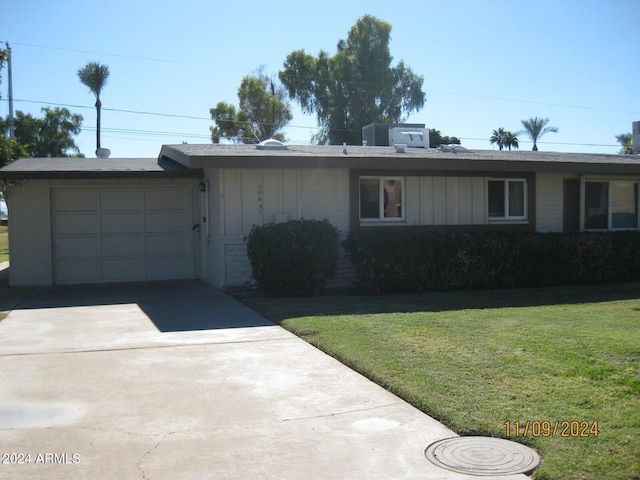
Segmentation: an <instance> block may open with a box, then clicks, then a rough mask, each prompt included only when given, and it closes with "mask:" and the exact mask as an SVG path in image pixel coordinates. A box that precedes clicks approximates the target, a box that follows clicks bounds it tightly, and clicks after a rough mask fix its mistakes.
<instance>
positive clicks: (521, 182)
mask: <svg viewBox="0 0 640 480" xmlns="http://www.w3.org/2000/svg"><path fill="white" fill-rule="evenodd" d="M487 206H488V216H489V220H526V218H527V181H526V180H525V179H511V178H509V179H493V178H492V179H489V180H488V181H487Z"/></svg>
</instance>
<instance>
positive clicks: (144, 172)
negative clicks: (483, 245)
mask: <svg viewBox="0 0 640 480" xmlns="http://www.w3.org/2000/svg"><path fill="white" fill-rule="evenodd" d="M205 168H297V169H298V168H352V169H367V170H385V171H411V170H417V171H420V170H422V171H432V172H544V171H556V172H576V173H579V174H611V175H615V174H626V175H630V174H631V175H640V155H605V154H590V153H559V152H540V151H538V152H532V151H499V150H498V151H496V150H457V151H441V150H440V149H436V148H426V149H425V148H405V149H404V153H398V152H397V151H396V149H395V148H394V147H370V146H369V147H362V146H352V145H347V146H346V147H343V146H335V145H287V148H286V149H257V148H256V146H255V145H215V144H202V145H195V144H182V145H164V146H163V147H162V150H161V151H160V155H159V157H158V158H157V159H156V158H109V159H98V158H77V157H65V158H23V159H19V160H16V161H15V162H13V163H11V164H9V165H7V166H5V167H4V168H2V169H0V179H6V180H10V179H21V178H114V177H116V178H136V177H137V178H141V177H144V178H149V177H164V178H167V177H192V178H200V177H202V175H203V169H205Z"/></svg>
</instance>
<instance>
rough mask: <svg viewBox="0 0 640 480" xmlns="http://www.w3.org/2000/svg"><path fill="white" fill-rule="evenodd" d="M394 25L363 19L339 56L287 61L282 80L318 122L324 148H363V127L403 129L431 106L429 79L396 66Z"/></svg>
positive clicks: (294, 56) (302, 55)
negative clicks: (400, 125) (425, 85)
mask: <svg viewBox="0 0 640 480" xmlns="http://www.w3.org/2000/svg"><path fill="white" fill-rule="evenodd" d="M390 39H391V24H389V23H387V22H385V21H383V20H380V19H378V18H376V17H373V16H371V15H365V16H364V17H361V18H360V19H359V20H358V21H357V22H356V24H355V25H354V26H353V27H352V28H351V30H349V33H348V36H347V39H346V40H340V41H339V42H338V46H337V53H336V54H335V55H333V56H330V55H329V54H328V53H327V52H325V51H320V53H319V54H318V56H317V57H314V56H313V55H309V54H308V53H306V52H305V51H304V50H296V51H294V52H292V53H290V54H289V55H288V56H287V59H286V61H285V62H284V69H283V70H282V71H281V72H280V74H279V75H280V79H281V80H282V83H283V84H284V85H285V87H286V88H287V89H288V91H289V95H290V96H291V98H292V99H294V100H296V101H297V102H299V103H300V106H301V107H302V110H303V111H304V112H305V113H309V114H315V115H316V116H317V118H318V125H319V126H320V127H321V130H320V133H319V134H318V135H316V136H315V138H314V139H315V140H316V141H317V142H318V143H331V144H334V145H335V144H337V145H339V144H342V143H343V142H346V143H349V144H360V143H361V142H362V127H363V126H364V125H367V124H369V123H372V122H381V123H385V122H388V123H398V122H402V121H404V115H406V114H408V113H410V112H412V111H414V110H415V111H418V110H420V109H421V108H422V107H423V106H424V103H425V94H424V92H423V91H422V82H423V78H422V77H421V76H418V75H416V74H415V73H413V72H412V71H411V69H410V68H409V67H408V66H407V65H405V64H404V62H402V61H400V62H399V63H398V64H397V65H396V66H395V67H392V66H391V61H392V59H393V57H392V56H391V54H390V52H389V41H390Z"/></svg>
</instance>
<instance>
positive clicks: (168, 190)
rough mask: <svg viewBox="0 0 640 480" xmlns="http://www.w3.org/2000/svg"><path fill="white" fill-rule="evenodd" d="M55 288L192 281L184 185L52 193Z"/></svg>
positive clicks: (189, 204)
mask: <svg viewBox="0 0 640 480" xmlns="http://www.w3.org/2000/svg"><path fill="white" fill-rule="evenodd" d="M51 205H52V206H51V208H52V217H53V218H52V228H53V231H52V236H53V281H54V283H55V284H66V283H99V282H122V281H138V280H161V279H178V278H193V271H194V269H193V233H192V230H191V227H192V225H191V224H192V218H193V217H192V202H191V193H190V189H189V187H188V186H172V187H167V186H163V187H157V188H155V187H150V186H148V185H145V184H141V185H138V186H135V187H133V186H132V187H126V188H123V187H118V188H105V187H96V188H56V189H53V190H52V199H51Z"/></svg>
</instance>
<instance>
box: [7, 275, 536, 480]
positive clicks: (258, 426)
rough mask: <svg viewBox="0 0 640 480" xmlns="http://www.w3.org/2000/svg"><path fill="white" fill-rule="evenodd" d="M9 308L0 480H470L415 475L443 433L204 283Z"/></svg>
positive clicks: (83, 291) (115, 288)
mask: <svg viewBox="0 0 640 480" xmlns="http://www.w3.org/2000/svg"><path fill="white" fill-rule="evenodd" d="M18 293H20V292H18ZM14 296H15V297H16V300H15V301H16V302H17V304H16V305H14V306H13V310H12V311H11V312H10V314H9V315H8V317H7V318H5V319H4V320H2V321H1V322H0V385H1V389H0V454H2V457H1V458H0V478H3V479H14V478H16V479H18V478H19V479H24V478H30V479H60V478H65V479H76V478H77V479H87V478H91V479H149V480H160V479H172V480H174V479H198V480H201V479H209V478H211V479H248V478H260V479H266V478H273V479H314V478H318V479H325V478H326V479H343V478H349V479H359V478H361V479H376V478H384V479H391V478H394V479H395V478H397V479H465V478H466V479H470V478H478V477H473V476H468V475H464V474H459V473H454V472H451V471H448V470H445V469H441V468H439V467H437V466H435V465H433V464H432V463H431V462H429V461H428V460H426V458H425V454H424V451H425V448H426V447H427V445H429V444H430V443H432V442H434V441H436V440H440V439H443V438H448V437H453V436H455V433H454V432H452V431H451V430H449V429H447V428H445V427H444V426H443V425H441V424H440V423H438V422H436V421H435V420H433V419H432V418H430V417H429V416H427V415H424V414H423V413H421V412H419V411H418V410H416V409H414V408H413V407H411V406H410V405H408V404H407V403H405V402H403V401H402V400H400V399H399V398H397V397H396V396H394V395H392V394H390V393H388V392H387V391H386V390H384V389H382V388H380V387H378V386H377V385H375V384H373V383H372V382H370V381H368V380H367V379H365V378H364V377H362V376H360V375H359V374H357V373H355V372H353V371H352V370H350V369H348V368H346V367H345V366H343V365H342V364H340V363H339V362H337V361H335V360H334V359H332V358H330V357H328V356H327V355H325V354H323V353H322V352H320V351H318V350H317V349H315V348H313V347H312V346H310V345H308V344H307V343H305V342H304V341H302V340H301V339H299V338H297V337H295V336H294V335H292V334H290V333H289V332H287V331H286V330H284V329H282V328H281V327H279V326H276V325H274V324H272V323H270V322H269V321H267V320H266V319H264V318H263V317H261V316H260V315H258V314H257V313H255V312H254V311H252V310H250V309H248V308H246V307H244V306H243V305H241V304H239V303H238V302H236V301H235V300H233V299H231V298H230V297H228V296H226V295H224V294H222V293H220V292H219V291H217V290H215V289H213V288H211V287H209V286H207V285H204V284H202V283H199V282H196V281H179V282H174V281H171V282H157V283H145V284H127V285H103V286H78V287H55V288H36V289H31V290H24V291H22V293H20V295H14ZM12 298H13V297H12ZM283 301H286V300H283ZM483 478H489V477H483ZM496 478H503V479H506V478H511V479H517V478H518V479H524V478H527V477H526V476H524V475H511V476H503V477H496Z"/></svg>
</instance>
